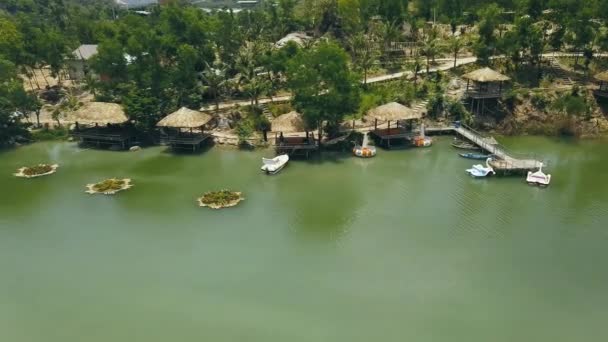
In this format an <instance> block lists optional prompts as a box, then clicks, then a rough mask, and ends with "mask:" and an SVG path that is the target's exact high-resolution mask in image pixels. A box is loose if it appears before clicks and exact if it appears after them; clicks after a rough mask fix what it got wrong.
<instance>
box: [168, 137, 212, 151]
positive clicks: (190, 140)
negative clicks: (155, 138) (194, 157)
mask: <svg viewBox="0 0 608 342" xmlns="http://www.w3.org/2000/svg"><path fill="white" fill-rule="evenodd" d="M210 137H211V134H207V133H189V132H188V133H180V134H179V135H164V136H162V137H161V142H162V143H163V144H166V145H169V146H170V147H171V148H173V149H184V150H192V151H196V150H197V149H199V148H200V147H201V145H202V144H203V143H204V142H205V140H207V139H209V138H210Z"/></svg>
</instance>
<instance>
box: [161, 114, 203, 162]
mask: <svg viewBox="0 0 608 342" xmlns="http://www.w3.org/2000/svg"><path fill="white" fill-rule="evenodd" d="M211 119H213V117H212V116H211V115H209V114H206V113H203V112H199V111H196V110H192V109H188V108H186V107H182V108H180V109H178V110H177V111H175V112H173V113H171V114H169V115H167V116H165V117H164V118H163V119H162V120H160V121H159V122H158V123H157V124H156V126H157V127H160V128H161V142H162V143H164V144H167V145H169V146H171V148H173V149H189V150H190V149H191V150H192V151H196V150H197V149H199V148H200V147H201V145H202V144H203V142H204V141H205V140H207V139H208V138H209V137H211V134H209V133H206V132H205V126H206V125H207V124H208V123H209V121H211Z"/></svg>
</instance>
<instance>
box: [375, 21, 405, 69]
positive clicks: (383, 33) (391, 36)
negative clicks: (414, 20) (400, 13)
mask: <svg viewBox="0 0 608 342" xmlns="http://www.w3.org/2000/svg"><path fill="white" fill-rule="evenodd" d="M375 35H376V36H377V37H378V39H379V40H380V42H381V44H382V59H383V60H384V61H385V62H386V60H388V57H389V56H387V49H388V48H389V46H390V44H391V43H392V42H397V41H399V40H401V35H402V32H401V30H400V28H399V26H398V25H397V24H396V23H395V22H387V23H382V24H381V25H380V26H379V27H378V29H377V31H376V32H375Z"/></svg>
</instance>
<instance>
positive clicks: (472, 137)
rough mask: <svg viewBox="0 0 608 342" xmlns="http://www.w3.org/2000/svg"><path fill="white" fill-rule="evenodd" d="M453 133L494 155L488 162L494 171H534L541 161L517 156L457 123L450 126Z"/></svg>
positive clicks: (492, 140) (490, 139)
mask: <svg viewBox="0 0 608 342" xmlns="http://www.w3.org/2000/svg"><path fill="white" fill-rule="evenodd" d="M452 129H453V130H454V132H455V133H457V134H459V135H460V136H462V137H463V138H465V139H467V140H469V141H470V142H472V143H473V144H475V145H477V146H479V148H481V149H483V150H484V151H486V152H488V153H491V154H493V155H494V156H496V158H497V159H496V160H493V161H491V162H490V165H491V166H492V167H493V168H494V170H495V171H497V172H501V173H525V172H528V171H536V170H537V169H538V168H539V167H540V166H541V164H542V163H543V162H542V161H540V160H537V159H535V158H517V157H515V156H514V155H513V154H511V153H509V152H507V151H506V150H505V149H504V148H503V147H501V146H500V145H498V144H497V143H496V142H495V141H494V139H492V138H487V137H484V136H483V135H481V134H480V133H478V132H476V131H475V130H473V129H471V128H469V127H467V126H464V125H459V126H457V127H453V128H452Z"/></svg>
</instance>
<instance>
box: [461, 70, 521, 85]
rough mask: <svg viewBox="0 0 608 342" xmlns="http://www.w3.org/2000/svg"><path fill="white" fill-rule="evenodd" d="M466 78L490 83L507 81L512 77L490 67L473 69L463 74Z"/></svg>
mask: <svg viewBox="0 0 608 342" xmlns="http://www.w3.org/2000/svg"><path fill="white" fill-rule="evenodd" d="M462 78H464V79H465V80H471V81H474V82H478V83H490V82H506V81H509V80H510V79H511V78H509V76H505V75H503V74H501V73H499V72H497V71H494V70H492V69H490V68H488V67H485V68H481V69H477V70H475V71H471V72H469V73H468V74H464V75H462Z"/></svg>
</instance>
